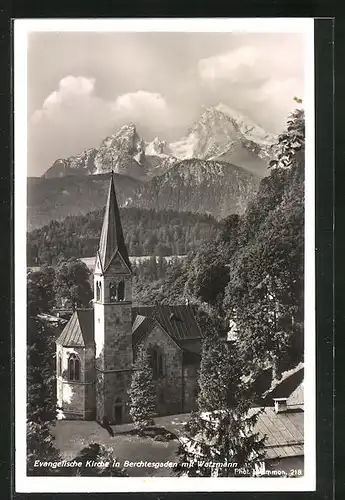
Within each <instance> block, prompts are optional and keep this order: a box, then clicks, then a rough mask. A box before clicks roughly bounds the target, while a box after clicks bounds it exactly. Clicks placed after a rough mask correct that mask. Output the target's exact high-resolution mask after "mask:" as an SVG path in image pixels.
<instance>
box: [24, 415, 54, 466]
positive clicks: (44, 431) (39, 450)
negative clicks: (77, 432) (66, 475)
mask: <svg viewBox="0 0 345 500" xmlns="http://www.w3.org/2000/svg"><path fill="white" fill-rule="evenodd" d="M26 443H27V455H26V459H27V474H28V476H42V475H43V474H42V469H41V468H40V467H35V466H34V464H35V460H39V461H40V462H45V461H47V462H50V461H51V462H59V461H60V460H61V455H60V453H59V452H58V450H57V449H56V447H55V444H54V438H53V436H52V435H51V433H50V428H49V425H48V423H47V422H31V421H29V422H28V423H27V427H26ZM44 472H45V474H47V473H48V474H52V475H56V474H59V473H60V472H61V470H60V469H58V468H54V467H52V468H50V467H49V468H45V469H44Z"/></svg>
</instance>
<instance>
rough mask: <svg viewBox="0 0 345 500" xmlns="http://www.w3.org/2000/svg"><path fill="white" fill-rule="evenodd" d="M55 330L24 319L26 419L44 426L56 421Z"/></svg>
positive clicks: (35, 319)
mask: <svg viewBox="0 0 345 500" xmlns="http://www.w3.org/2000/svg"><path fill="white" fill-rule="evenodd" d="M57 333H58V332H57V329H56V327H49V326H48V325H47V324H45V323H43V322H41V321H40V320H38V319H37V318H29V319H28V338H27V419H28V420H29V421H31V422H37V423H44V422H51V421H54V420H55V418H56V378H55V339H56V336H57Z"/></svg>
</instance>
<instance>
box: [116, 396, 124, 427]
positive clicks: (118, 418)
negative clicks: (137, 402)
mask: <svg viewBox="0 0 345 500" xmlns="http://www.w3.org/2000/svg"><path fill="white" fill-rule="evenodd" d="M122 410H123V405H122V400H121V398H116V400H115V404H114V422H115V425H119V424H122V423H123V411H122Z"/></svg>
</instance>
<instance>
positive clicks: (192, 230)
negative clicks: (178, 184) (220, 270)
mask: <svg viewBox="0 0 345 500" xmlns="http://www.w3.org/2000/svg"><path fill="white" fill-rule="evenodd" d="M120 212H121V221H122V225H123V230H124V235H125V239H126V245H127V248H128V253H129V255H133V256H140V255H157V256H166V255H183V254H185V253H187V252H188V251H190V250H191V249H192V248H196V247H198V246H199V245H200V244H201V242H202V241H203V240H205V239H212V238H213V236H215V234H216V227H217V224H218V223H217V221H216V220H215V219H214V218H213V217H211V216H209V215H200V214H193V213H190V212H174V211H172V210H168V211H156V210H153V209H152V210H144V209H139V208H123V209H120ZM102 221H103V210H96V211H94V212H90V213H88V214H86V215H81V216H70V217H67V218H66V219H65V220H63V221H61V222H58V221H52V222H51V223H50V224H49V225H46V226H44V227H42V228H40V229H36V230H34V231H31V232H30V233H28V239H27V241H28V265H29V266H35V265H41V264H55V263H56V262H57V260H58V259H59V258H60V259H68V258H70V257H78V258H81V257H92V256H94V255H96V251H97V248H98V243H99V238H100V234H101V226H102Z"/></svg>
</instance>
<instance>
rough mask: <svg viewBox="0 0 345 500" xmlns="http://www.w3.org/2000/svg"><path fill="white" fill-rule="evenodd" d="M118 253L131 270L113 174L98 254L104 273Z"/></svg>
mask: <svg viewBox="0 0 345 500" xmlns="http://www.w3.org/2000/svg"><path fill="white" fill-rule="evenodd" d="M117 252H118V253H119V254H120V255H121V257H122V258H123V260H124V261H125V263H126V264H127V266H128V268H129V269H131V264H130V260H129V257H128V252H127V248H126V245H125V239H124V237H123V232H122V226H121V219H120V211H119V207H118V204H117V199H116V193H115V186H114V176H113V172H112V173H111V179H110V184H109V191H108V199H107V205H106V207H105V213H104V219H103V226H102V233H101V238H100V241H99V248H98V254H99V258H100V261H101V264H102V269H103V271H105V270H106V269H107V267H108V265H109V264H110V262H111V261H112V259H113V257H114V256H115V254H116V253H117Z"/></svg>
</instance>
